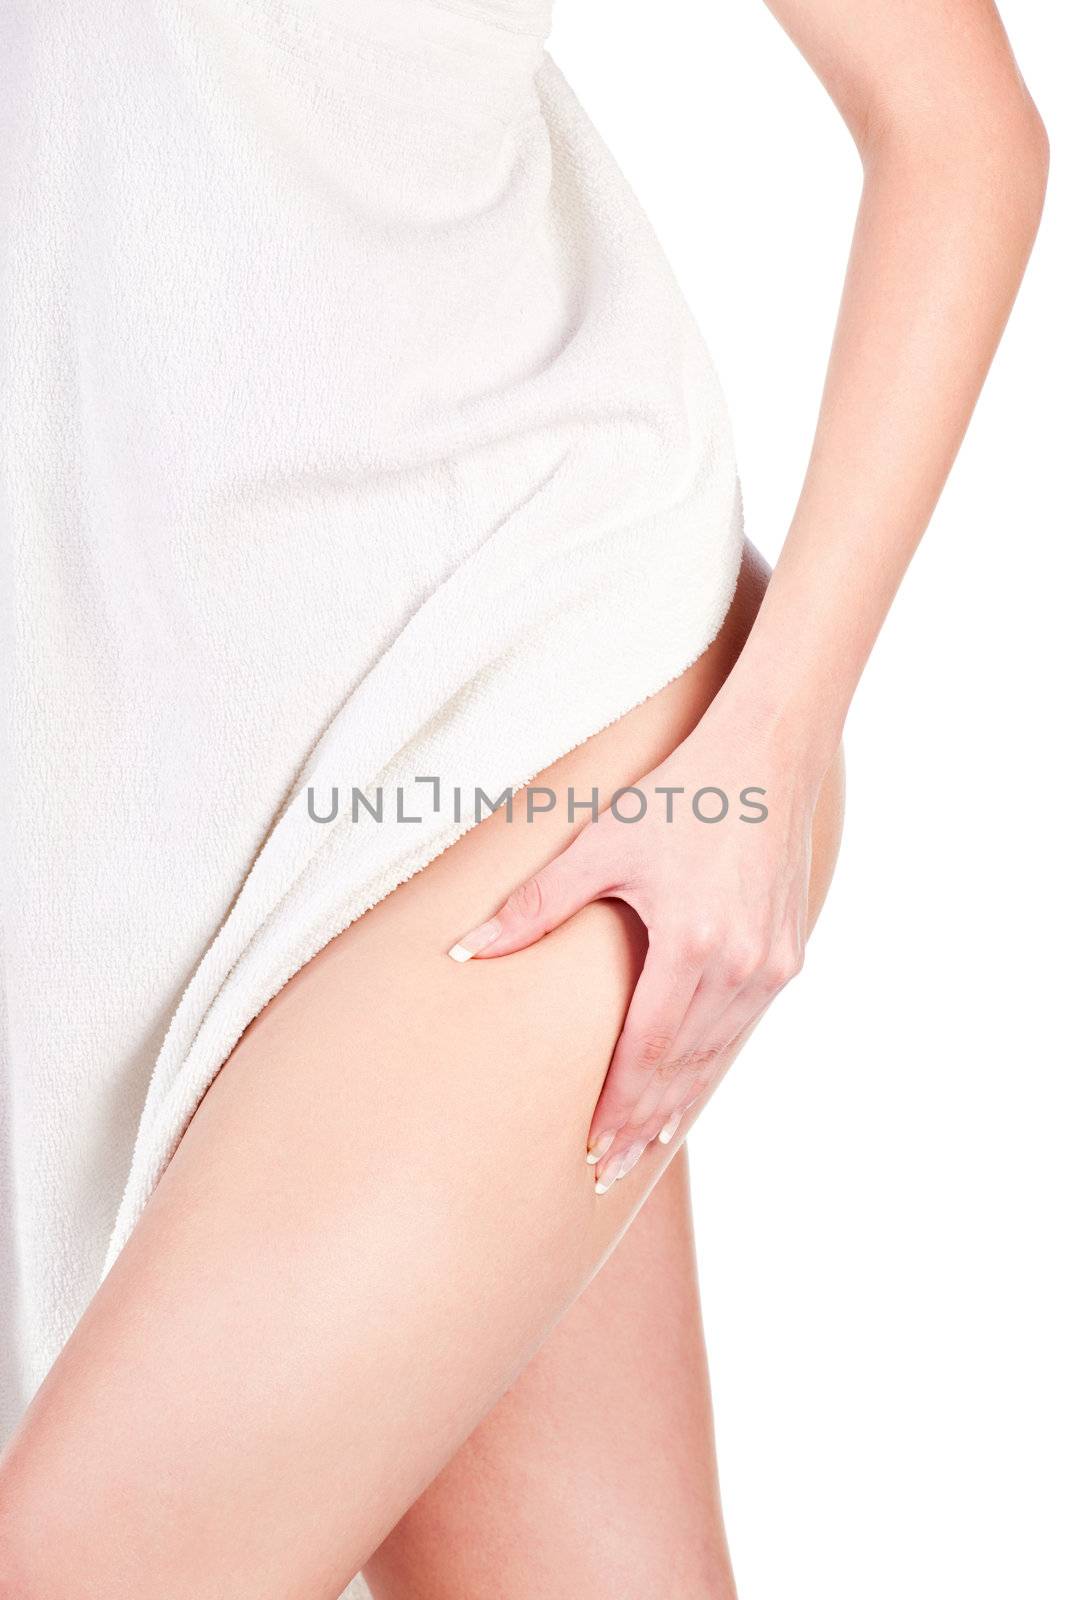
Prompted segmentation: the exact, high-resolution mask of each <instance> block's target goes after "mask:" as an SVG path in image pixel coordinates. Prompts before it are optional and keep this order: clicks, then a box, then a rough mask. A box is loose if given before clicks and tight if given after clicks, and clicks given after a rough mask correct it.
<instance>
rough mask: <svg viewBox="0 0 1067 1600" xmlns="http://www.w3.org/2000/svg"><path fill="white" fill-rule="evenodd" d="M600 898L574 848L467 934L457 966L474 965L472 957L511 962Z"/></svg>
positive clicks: (456, 952)
mask: <svg viewBox="0 0 1067 1600" xmlns="http://www.w3.org/2000/svg"><path fill="white" fill-rule="evenodd" d="M600 892H601V890H600V886H599V885H598V884H597V883H596V882H595V881H594V878H593V875H592V873H591V872H590V871H589V870H588V868H587V867H586V866H585V865H584V864H583V863H582V861H581V858H580V857H579V856H577V855H576V854H575V853H574V849H573V846H571V847H570V848H569V849H567V850H564V852H563V854H562V855H559V856H557V857H556V858H555V860H554V861H550V862H549V863H548V866H547V867H542V869H541V871H540V872H537V873H535V874H534V876H533V877H532V878H527V879H526V882H525V883H520V884H519V886H518V888H517V889H513V890H512V891H511V893H510V894H509V895H508V897H507V899H506V900H505V901H504V904H503V905H502V906H501V908H500V910H499V911H498V912H497V914H496V916H495V917H490V918H489V921H488V922H481V923H479V925H478V926H477V927H476V928H472V929H471V931H470V932H469V933H465V934H464V935H463V937H462V939H460V940H459V942H458V943H457V944H454V945H453V946H452V948H451V950H450V951H449V952H448V953H449V955H450V956H451V957H452V960H453V961H469V960H470V959H471V957H472V956H508V955H511V954H512V952H513V951H515V950H525V949H526V946H527V945H531V944H534V943H536V941H537V940H538V939H541V938H543V937H544V935H545V934H546V933H551V932H552V929H553V928H558V927H559V925H560V923H561V922H566V921H567V919H568V917H573V916H574V913H575V912H576V911H580V910H581V909H582V907H583V906H586V905H588V904H589V902H590V900H596V899H597V898H598V896H599V894H600Z"/></svg>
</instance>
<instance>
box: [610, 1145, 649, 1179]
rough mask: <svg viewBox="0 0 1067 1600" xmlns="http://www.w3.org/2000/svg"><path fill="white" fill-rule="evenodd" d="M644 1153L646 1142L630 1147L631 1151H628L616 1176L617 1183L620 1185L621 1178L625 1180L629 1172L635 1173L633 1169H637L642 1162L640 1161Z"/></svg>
mask: <svg viewBox="0 0 1067 1600" xmlns="http://www.w3.org/2000/svg"><path fill="white" fill-rule="evenodd" d="M644 1153H645V1145H644V1141H643V1140H641V1141H639V1142H638V1143H637V1144H632V1145H631V1146H630V1148H629V1150H627V1152H626V1154H625V1155H624V1156H623V1158H622V1166H621V1167H620V1168H619V1170H618V1172H617V1173H616V1174H615V1182H616V1183H618V1181H619V1179H620V1178H625V1176H626V1174H627V1173H628V1172H632V1171H633V1169H634V1168H635V1167H636V1165H637V1163H638V1162H639V1161H640V1159H641V1157H642V1156H643V1155H644Z"/></svg>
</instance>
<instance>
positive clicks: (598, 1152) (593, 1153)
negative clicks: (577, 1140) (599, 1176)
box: [585, 1128, 615, 1167]
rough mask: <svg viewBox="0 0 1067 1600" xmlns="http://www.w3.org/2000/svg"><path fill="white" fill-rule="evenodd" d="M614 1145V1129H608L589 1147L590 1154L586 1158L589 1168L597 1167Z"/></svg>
mask: <svg viewBox="0 0 1067 1600" xmlns="http://www.w3.org/2000/svg"><path fill="white" fill-rule="evenodd" d="M614 1143H615V1130H614V1128H608V1129H606V1130H605V1132H604V1133H600V1134H598V1135H597V1137H596V1138H595V1139H594V1140H593V1143H592V1144H591V1145H590V1146H589V1154H588V1155H587V1156H586V1158H585V1159H586V1161H587V1162H588V1164H589V1166H591V1167H595V1166H596V1164H597V1162H598V1161H602V1160H603V1159H604V1157H605V1156H606V1155H607V1153H608V1151H609V1150H610V1149H611V1147H612V1145H613V1144H614Z"/></svg>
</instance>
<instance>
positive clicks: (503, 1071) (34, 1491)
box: [0, 623, 741, 1600]
mask: <svg viewBox="0 0 1067 1600" xmlns="http://www.w3.org/2000/svg"><path fill="white" fill-rule="evenodd" d="M740 626H741V624H740V623H739V624H737V627H740ZM736 644H737V637H736V633H735V634H734V635H733V636H731V633H730V631H729V630H727V631H726V632H725V633H724V635H723V636H721V637H720V640H718V641H716V646H715V647H713V649H712V650H711V651H709V652H708V654H707V655H706V656H705V657H704V658H702V660H701V662H699V663H698V664H697V666H696V667H695V668H693V669H692V670H691V671H690V672H689V673H687V674H686V675H685V676H684V677H683V678H681V679H679V680H678V681H677V682H676V683H675V684H672V685H671V686H669V688H668V689H666V690H664V691H663V692H662V693H661V694H660V695H658V696H656V697H654V699H653V700H651V701H649V702H647V703H646V704H645V705H644V706H642V707H640V708H638V710H637V711H635V712H633V713H631V714H630V715H629V716H628V717H627V718H624V719H622V721H621V722H620V723H617V724H615V725H614V726H613V727H612V728H611V729H608V730H606V732H605V733H604V734H601V735H598V736H597V738H596V739H593V740H590V741H589V742H588V743H587V744H586V745H584V746H582V747H581V749H580V750H579V751H576V752H574V753H573V755H572V756H570V757H568V758H567V760H566V761H565V762H562V763H559V764H558V766H557V767H556V768H554V769H552V771H551V773H550V774H549V775H548V780H549V781H551V782H553V783H555V784H556V785H558V786H561V787H562V786H565V785H566V784H567V783H569V782H573V783H574V784H575V785H576V786H580V787H582V788H583V789H588V788H589V787H590V786H591V785H592V784H593V783H598V784H600V785H601V786H603V787H609V788H610V787H611V786H616V785H618V784H620V783H625V782H627V781H630V780H632V779H634V778H636V777H637V776H639V775H640V774H641V773H643V772H645V771H647V770H648V769H649V768H650V767H651V766H653V765H654V764H655V763H656V761H657V760H659V759H661V757H662V756H663V755H664V754H665V753H666V751H667V750H669V749H670V748H672V747H673V746H674V745H675V744H677V742H678V741H679V740H680V739H681V738H682V737H684V735H685V734H686V732H688V730H689V727H690V726H691V725H692V723H693V722H694V721H695V720H696V719H697V717H698V716H699V715H700V714H701V712H702V710H703V708H704V706H705V705H706V704H707V701H708V700H709V699H710V697H711V695H712V694H713V693H714V692H715V689H716V688H717V686H718V683H719V682H721V680H722V677H723V676H724V675H725V672H726V671H727V670H728V665H729V661H730V659H731V651H732V650H733V649H735V648H736ZM565 834H566V825H565V824H564V823H563V822H562V821H561V820H560V819H559V818H558V817H557V816H556V815H555V814H554V813H550V814H547V815H545V816H544V817H543V818H542V819H539V820H538V822H537V824H536V825H534V826H531V827H528V828H527V827H516V826H514V825H509V824H508V823H507V822H506V820H505V818H504V816H503V814H498V815H497V816H495V817H493V818H491V819H489V820H488V821H487V822H486V823H485V824H483V825H482V826H480V827H479V828H477V829H475V830H473V831H472V832H471V833H470V834H469V835H467V836H466V837H465V838H464V839H463V840H461V841H460V842H459V843H458V844H457V845H456V846H454V847H453V848H452V849H451V850H449V851H447V852H446V853H445V855H443V856H442V857H441V858H440V859H439V860H438V861H437V862H435V863H433V864H432V865H431V866H430V867H428V868H427V869H425V871H424V872H423V873H421V874H419V875H418V876H417V877H416V878H414V879H412V880H411V881H410V882H409V883H408V884H406V885H404V886H403V887H402V888H401V889H399V890H397V891H396V892H395V893H394V894H393V895H391V896H390V897H389V898H388V899H387V900H385V901H383V902H382V903H381V905H379V906H378V907H376V908H375V909H374V910H373V911H372V912H370V913H368V914H367V915H366V916H365V917H363V918H361V919H360V920H359V921H358V922H357V923H355V924H353V926H352V927H350V928H349V929H348V930H346V932H345V933H344V934H342V935H341V936H340V937H339V938H337V939H335V940H334V941H333V942H332V943H331V944H330V945H328V946H327V947H326V949H325V950H323V951H322V952H321V953H320V954H319V955H318V956H317V957H316V958H315V959H314V960H313V961H312V962H310V963H309V964H308V965H307V966H306V967H305V968H303V969H302V970H301V972H300V973H298V974H297V975H296V977H295V978H294V979H292V980H291V981H290V982H289V983H288V984H287V985H286V987H285V988H284V989H283V990H282V991H281V993H280V994H279V995H278V996H277V997H276V998H275V1000H274V1001H272V1002H271V1004H270V1005H269V1006H268V1007H267V1008H266V1009H265V1010H264V1011H263V1012H262V1013H261V1014H260V1016H259V1017H258V1018H257V1019H256V1021H255V1023H253V1025H252V1026H251V1027H250V1028H249V1029H248V1030H247V1032H246V1033H245V1035H244V1037H243V1038H242V1040H241V1042H240V1043H239V1045H238V1046H237V1048H236V1050H235V1051H234V1053H233V1055H232V1056H231V1058H230V1060H229V1062H228V1063H227V1064H226V1066H225V1067H224V1069H223V1070H222V1072H221V1073H220V1074H219V1076H218V1078H217V1079H216V1081H215V1083H214V1085H213V1086H212V1088H211V1090H210V1092H209V1093H208V1095H207V1096H206V1097H205V1100H204V1102H203V1103H202V1105H201V1107H200V1109H199V1110H198V1112H197V1114H196V1116H195V1117H194V1119H193V1121H192V1123H191V1125H190V1127H189V1129H188V1131H187V1133H186V1135H185V1137H184V1139H183V1140H182V1143H181V1145H180V1146H179V1149H178V1151H177V1152H176V1154H175V1156H174V1158H173V1160H172V1161H171V1163H170V1165H169V1167H168V1169H167V1171H166V1173H165V1174H164V1177H163V1179H162V1180H161V1182H160V1184H159V1186H158V1187H157V1189H156V1191H155V1193H154V1194H153V1196H152V1199H151V1201H150V1202H149V1204H148V1206H147V1207H146V1210H145V1212H144V1214H143V1216H142V1218H141V1220H140V1222H139V1223H138V1225H137V1227H136V1229H135V1230H134V1233H133V1235H132V1236H131V1238H130V1240H129V1242H128V1244H127V1246H126V1248H125V1249H124V1251H123V1252H122V1254H121V1256H120V1258H119V1260H118V1261H117V1262H116V1263H115V1266H114V1267H113V1268H112V1271H111V1272H110V1274H109V1276H108V1278H107V1279H106V1281H105V1282H104V1284H103V1285H102V1286H101V1288H100V1290H99V1291H98V1293H97V1295H96V1296H95V1298H94V1300H93V1302H92V1304H91V1305H90V1307H89V1309H88V1311H87V1313H86V1315H85V1316H84V1317H83V1319H82V1321H81V1323H80V1324H79V1326H78V1328H77V1329H76V1330H75V1333H74V1334H73V1336H72V1338H71V1339H70V1341H69V1343H68V1345H67V1346H66V1348H65V1350H64V1352H63V1353H62V1355H61V1356H60V1358H59V1360H58V1361H57V1363H56V1365H55V1367H54V1368H53V1371H52V1373H51V1374H50V1375H49V1378H48V1379H47V1380H46V1382H45V1384H44V1385H43V1386H42V1389H41V1390H40V1392H39V1394H38V1396H37V1398H36V1399H35V1402H34V1404H33V1405H32V1406H31V1408H30V1411H29V1413H28V1414H27V1417H26V1419H25V1423H24V1426H23V1427H22V1428H21V1429H20V1431H19V1434H18V1435H17V1437H16V1439H15V1441H14V1442H13V1445H12V1447H11V1449H10V1451H9V1453H8V1455H7V1457H6V1458H5V1464H4V1466H3V1468H2V1470H0V1501H2V1505H3V1510H2V1515H0V1541H4V1542H5V1543H6V1553H7V1556H8V1566H9V1570H13V1571H14V1572H16V1573H19V1578H18V1580H17V1581H16V1589H17V1592H19V1593H20V1594H25V1595H26V1596H29V1597H32V1600H53V1597H58V1596H59V1595H64V1596H67V1595H69V1594H71V1593H78V1594H80V1595H83V1596H85V1597H86V1600H92V1597H95V1596H101V1597H102V1596H104V1595H105V1594H107V1595H108V1596H110V1595H115V1594H124V1593H129V1594H131V1595H133V1594H136V1596H137V1600H153V1597H159V1600H163V1597H164V1596H165V1597H166V1600H185V1597H189V1600H192V1597H193V1596H195V1597H196V1600H216V1597H217V1600H223V1597H225V1600H245V1597H248V1600H252V1597H255V1600H265V1597H269V1596H277V1597H279V1600H280V1597H293V1600H313V1597H321V1600H334V1596H336V1594H337V1593H338V1592H339V1590H340V1589H341V1588H342V1587H343V1585H344V1583H345V1581H346V1580H347V1578H348V1577H349V1575H350V1574H351V1572H353V1571H354V1570H355V1569H356V1568H357V1567H358V1566H359V1565H361V1564H362V1562H363V1561H364V1560H365V1559H366V1558H367V1557H368V1556H369V1555H370V1554H371V1553H372V1552H373V1550H374V1549H375V1548H376V1547H377V1546H378V1544H379V1543H380V1542H381V1541H382V1539H383V1538H384V1536H385V1535H386V1533H387V1532H388V1531H389V1530H390V1528H392V1527H393V1525H394V1524H395V1523H396V1522H397V1520H398V1519H399V1517H400V1516H401V1514H402V1513H403V1512H404V1511H405V1510H406V1509H407V1508H408V1506H410V1505H411V1504H412V1502H413V1501H414V1500H415V1499H416V1498H417V1496H418V1495H419V1494H420V1493H421V1492H422V1490H423V1489H424V1488H425V1487H426V1486H427V1485H428V1484H429V1482H430V1481H431V1480H432V1479H433V1478H434V1477H435V1476H436V1474H437V1473H438V1472H439V1471H440V1470H441V1468H442V1467H443V1466H444V1465H445V1463H446V1462H447V1461H448V1460H449V1459H450V1458H451V1457H452V1455H453V1454H454V1453H455V1451H456V1450H457V1449H458V1447H459V1446H460V1445H461V1444H462V1442H463V1440H464V1439H465V1438H466V1437H467V1436H468V1435H469V1434H470V1433H471V1431H472V1430H473V1428H474V1427H475V1426H476V1425H477V1424H478V1423H479V1422H480V1421H481V1420H482V1418H483V1417H484V1416H486V1414H487V1413H488V1412H489V1410H490V1409H491V1407H492V1406H493V1404H494V1403H495V1402H496V1401H497V1400H498V1399H499V1398H500V1396H501V1395H502V1394H503V1393H504V1392H505V1391H506V1390H507V1389H508V1388H509V1387H510V1386H511V1385H512V1384H513V1383H514V1381H515V1379H516V1378H517V1376H518V1374H519V1373H520V1372H521V1371H522V1369H523V1368H524V1367H525V1365H526V1364H527V1362H528V1361H529V1360H530V1358H531V1356H532V1355H533V1354H534V1352H535V1351H536V1350H537V1348H538V1347H539V1346H540V1345H541V1344H542V1342H543V1341H544V1340H545V1338H546V1337H547V1335H548V1334H549V1333H550V1331H551V1330H552V1328H553V1326H554V1325H555V1324H556V1323H557V1322H558V1321H559V1319H560V1317H561V1316H562V1314H563V1313H564V1312H565V1310H566V1309H567V1307H568V1306H569V1305H570V1304H571V1303H572V1302H573V1301H574V1300H575V1299H576V1297H577V1296H578V1295H579V1293H580V1292H581V1291H582V1289H583V1288H584V1287H585V1285H586V1284H587V1283H588V1282H589V1281H590V1279H591V1278H592V1276H593V1275H594V1273H595V1272H596V1270H597V1269H598V1267H599V1266H600V1265H601V1263H602V1262H603V1261H604V1259H605V1258H606V1256H607V1255H608V1253H609V1251H610V1250H611V1248H612V1247H613V1245H614V1244H615V1243H616V1241H617V1240H618V1239H619V1237H620V1236H621V1234H622V1232H623V1230H624V1228H625V1227H626V1225H627V1224H628V1223H629V1221H630V1220H631V1218H632V1216H633V1214H634V1212H635V1211H636V1209H637V1208H638V1206H639V1205H640V1203H641V1201H642V1200H643V1198H644V1197H645V1195H646V1194H647V1193H648V1192H649V1189H650V1188H651V1186H652V1184H653V1183H654V1181H655V1179H656V1177H657V1176H658V1175H659V1172H660V1171H661V1170H662V1168H663V1166H664V1164H665V1162H666V1159H667V1152H665V1151H661V1150H660V1149H659V1148H658V1147H654V1149H653V1150H652V1151H650V1152H649V1155H648V1157H647V1158H646V1160H645V1161H643V1162H642V1163H641V1164H640V1167H639V1168H638V1170H637V1171H635V1172H634V1173H633V1174H632V1175H631V1177H630V1178H629V1179H627V1181H626V1183H624V1184H620V1185H616V1186H615V1188H614V1189H612V1191H611V1192H610V1193H609V1194H607V1195H605V1196H602V1197H597V1196H595V1194H594V1191H593V1184H592V1178H591V1172H590V1169H589V1168H588V1167H587V1166H586V1164H585V1161H584V1153H585V1133H586V1129H587V1126H588V1121H589V1117H590V1115H591V1112H592V1109H593V1106H594V1105H595V1102H596V1098H597V1095H598V1093H599V1089H600V1086H601V1081H602V1078H603V1074H604V1070H605V1066H606V1063H607V1061H608V1059H609V1057H610V1053H611V1049H612V1046H613V1044H614V1041H615V1038H616V1036H617V1033H618V1029H619V1026H620V1024H621V1022H622V1018H623V1016H624V1013H625V1009H626V1005H627V1002H628V999H629V996H630V993H631V991H632V988H633V984H634V982H635V980H636V976H637V973H638V971H639V968H640V964H641V960H642V957H643V949H644V940H643V932H642V929H641V928H640V925H639V924H637V923H636V920H635V919H634V918H633V917H632V916H631V915H630V913H629V912H628V911H627V910H626V908H624V907H622V906H620V905H619V904H618V903H611V902H604V903H599V904H596V905H593V906H590V907H588V908H586V909H585V910H583V911H582V912H581V913H580V914H579V915H578V916H576V917H575V918H574V919H573V920H572V921H571V922H569V923H568V924H566V925H565V926H564V927H562V928H560V929H559V930H558V931H557V932H556V933H554V934H553V935H552V936H550V937H549V938H547V939H545V940H543V941H542V942H541V943H540V944H538V945H536V946H534V947H532V948H531V949H529V950H527V951H524V952H521V953H520V954H518V955H516V956H514V957H509V958H508V959H507V960H506V961H500V962H487V963H469V964H468V965H467V966H465V967H462V966H457V965H456V964H455V963H453V962H451V961H449V960H448V959H447V956H446V955H445V951H446V950H447V948H448V946H449V945H450V943H451V942H452V941H453V939H454V938H455V937H456V934H457V932H462V930H464V929H465V928H467V927H469V926H471V925H472V923H473V922H475V921H476V920H477V919H478V918H479V917H480V916H482V915H486V914H488V913H489V912H490V911H491V910H492V909H493V908H494V907H495V905H496V904H497V903H498V901H499V900H500V898H501V897H502V895H503V894H504V893H506V892H507V890H508V889H509V888H511V887H512V886H513V885H514V884H515V883H516V882H519V881H521V880H522V879H523V878H525V877H526V876H528V874H529V873H530V872H531V871H533V870H535V869H536V867H537V866H538V865H539V864H540V863H541V862H542V861H544V860H546V859H548V858H549V857H551V856H552V855H553V854H555V853H556V851H558V849H559V848H560V847H561V845H562V844H563V843H564V842H565ZM517 1150H522V1151H523V1152H524V1157H523V1159H522V1160H521V1161H518V1160H517V1159H516V1157H515V1152H516V1151H517ZM531 1152H532V1155H531ZM20 1569H22V1570H21V1572H20Z"/></svg>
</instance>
